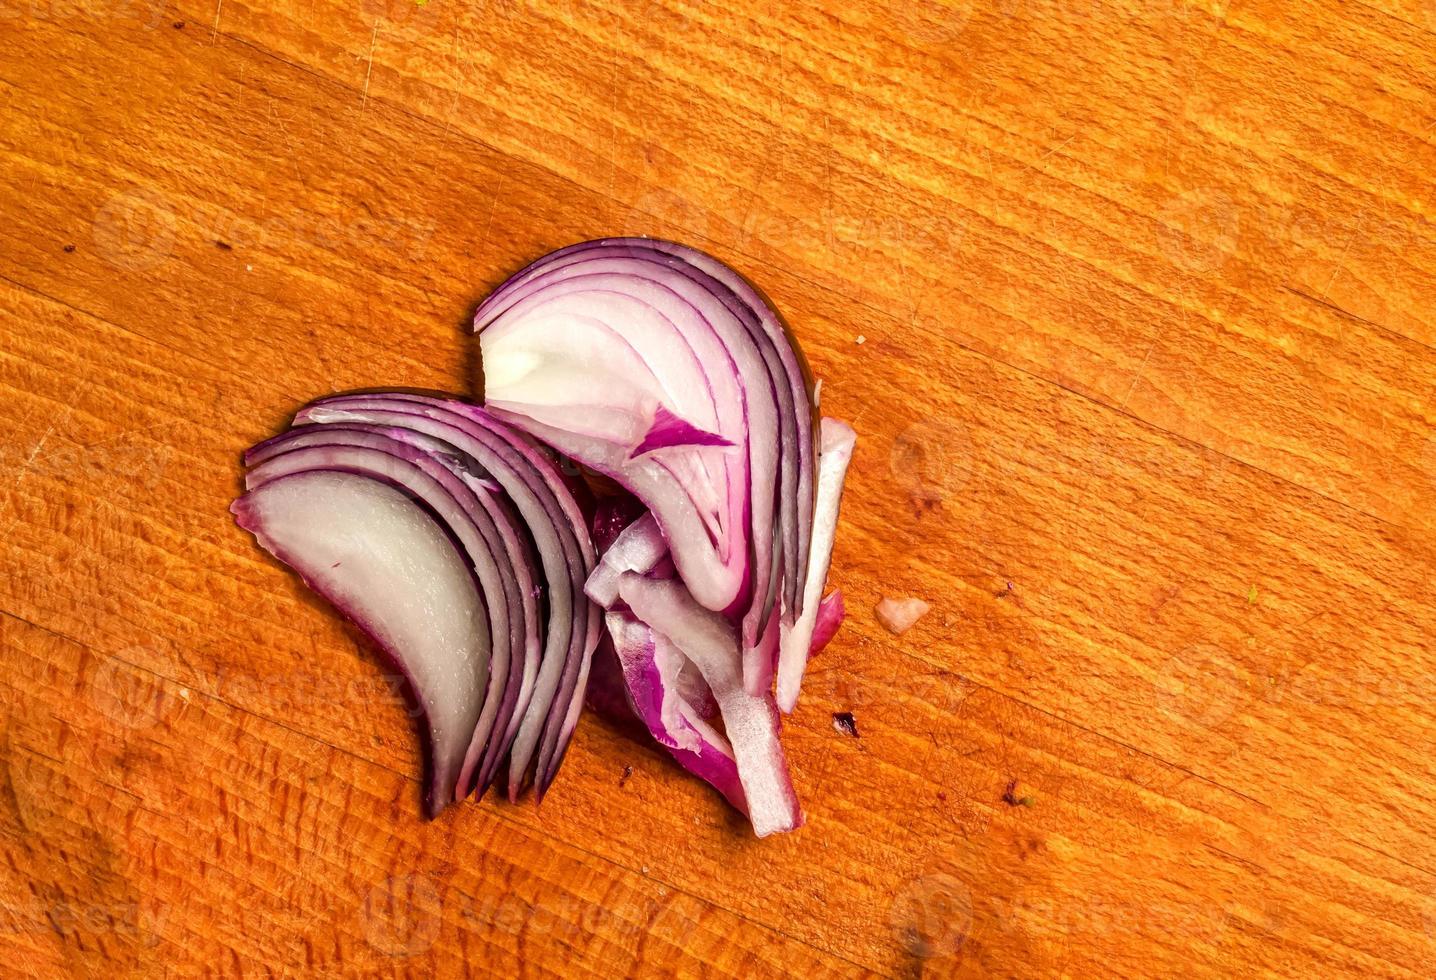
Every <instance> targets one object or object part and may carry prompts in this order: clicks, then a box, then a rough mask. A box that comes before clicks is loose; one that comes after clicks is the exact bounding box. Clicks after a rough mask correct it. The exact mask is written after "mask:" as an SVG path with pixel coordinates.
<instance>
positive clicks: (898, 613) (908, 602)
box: [873, 598, 932, 636]
mask: <svg viewBox="0 0 1436 980" xmlns="http://www.w3.org/2000/svg"><path fill="white" fill-rule="evenodd" d="M931 610H932V607H931V606H929V605H928V604H927V603H926V602H923V601H922V600H921V599H911V598H909V599H887V598H885V599H882V600H881V601H879V602H878V604H877V607H876V608H875V609H874V610H873V612H874V614H875V615H876V616H877V618H878V622H880V623H882V624H883V626H885V627H886V628H887V630H888V632H890V633H892V634H893V635H895V636H902V635H903V634H904V633H906V632H907V631H908V630H910V629H912V628H913V625H914V624H916V623H917V621H918V620H919V619H922V618H923V617H924V616H926V615H927V614H928V613H929V612H930V611H931Z"/></svg>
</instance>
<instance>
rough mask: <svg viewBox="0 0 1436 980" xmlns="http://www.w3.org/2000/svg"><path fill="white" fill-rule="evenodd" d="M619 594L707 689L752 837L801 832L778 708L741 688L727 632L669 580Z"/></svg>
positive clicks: (646, 581)
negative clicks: (728, 746)
mask: <svg viewBox="0 0 1436 980" xmlns="http://www.w3.org/2000/svg"><path fill="white" fill-rule="evenodd" d="M618 592H619V598H621V599H622V600H623V601H624V602H625V603H627V604H628V607H629V608H630V609H631V610H632V611H633V615H634V617H635V618H637V619H638V620H640V621H641V622H643V623H645V624H647V625H648V627H649V628H651V629H652V630H653V631H654V633H656V634H659V635H661V636H663V637H667V638H668V639H670V640H673V641H674V643H675V645H677V646H678V648H679V649H681V650H682V651H683V653H684V654H685V655H686V656H687V657H688V659H690V660H692V661H693V663H694V665H695V666H696V667H697V668H698V670H699V672H700V673H702V675H703V679H704V680H705V681H707V682H708V687H709V688H710V689H711V690H712V692H713V696H714V698H715V699H716V700H717V702H718V711H719V713H720V714H721V715H722V718H723V729H724V732H725V733H726V734H727V737H728V740H729V742H730V744H731V745H732V746H733V755H734V758H735V760H736V761H737V765H738V777H739V780H740V781H741V783H742V787H743V795H744V797H745V799H746V800H747V802H748V818H749V819H750V820H751V821H752V823H753V832H754V833H755V834H757V835H758V836H759V837H766V836H768V835H769V834H773V833H780V832H782V831H787V830H794V829H796V828H797V827H799V826H801V825H802V822H803V815H802V812H801V810H799V808H798V797H797V793H796V792H795V791H794V790H793V783H792V780H791V778H790V777H789V775H788V765H787V760H786V758H785V756H784V754H783V746H782V743H781V742H780V741H779V739H778V731H779V724H780V723H779V720H778V718H779V716H778V710H777V707H776V706H775V705H774V704H773V699H772V698H771V697H770V696H766V695H765V696H761V697H756V696H754V695H752V694H750V693H749V692H748V691H747V689H746V688H745V687H744V685H743V677H742V671H741V668H740V658H739V651H738V638H737V636H736V635H735V634H734V632H733V629H732V627H731V626H730V625H729V624H728V623H727V622H726V621H725V620H724V619H723V617H721V616H719V615H717V614H716V613H714V612H713V611H712V610H709V609H704V608H703V607H702V606H700V605H699V604H698V603H697V602H696V601H695V600H694V598H693V597H692V596H691V595H690V594H689V593H688V591H687V590H686V589H685V588H684V587H683V585H682V584H681V583H679V582H677V581H674V580H656V579H651V578H646V577H644V576H642V575H639V574H637V573H636V572H625V573H624V574H623V576H622V577H621V578H620V579H619V586H618Z"/></svg>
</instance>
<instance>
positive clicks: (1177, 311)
mask: <svg viewBox="0 0 1436 980" xmlns="http://www.w3.org/2000/svg"><path fill="white" fill-rule="evenodd" d="M1433 29H1436V5H1433V4H1431V3H1429V2H1426V3H1423V2H1419V0H1370V2H1367V3H1349V4H1334V3H1311V2H1299V0H1290V2H1268V0H1249V2H1241V0H1210V2H1198V0H1003V2H998V3H993V4H979V3H975V2H968V0H952V2H949V3H938V2H935V0H897V2H894V3H891V4H882V3H877V2H868V0H860V2H859V0H855V2H851V3H845V4H839V3H828V4H820V5H815V4H812V3H776V2H771V0H737V2H733V3H727V4H709V3H703V2H700V0H483V2H478V3H472V2H470V3H460V2H457V0H389V2H386V0H361V2H359V3H357V4H356V3H348V2H344V3H341V2H339V0H312V2H310V3H306V4H288V3H283V2H280V0H226V2H222V3H217V2H212V0H203V2H201V0H178V2H175V0H168V2H163V3H162V2H161V0H99V2H97V3H93V4H70V3H65V2H62V0H54V2H51V0H38V2H36V3H33V4H20V5H12V8H11V9H9V10H8V11H7V12H6V13H5V14H4V16H3V17H0V216H3V221H0V338H3V340H0V390H3V395H4V397H3V398H0V431H3V432H4V436H3V443H0V454H3V455H2V456H0V647H3V655H0V664H3V667H0V706H3V712H0V957H2V958H3V962H4V964H5V967H4V972H6V973H18V974H20V975H31V976H61V975H67V974H68V975H76V976H91V975H97V976H106V977H111V976H130V975H135V976H141V975H165V974H174V975H178V976H189V975H201V974H211V973H220V974H234V973H241V972H243V973H254V974H261V973H272V974H281V975H283V974H289V975H294V974H306V975H307V974H320V975H329V974H339V973H343V974H352V973H366V972H378V973H384V974H388V973H392V972H402V973H413V974H417V975H429V974H439V975H446V976H451V975H459V974H463V973H474V974H486V973H492V974H497V975H501V976H515V975H516V976H525V977H527V976H539V975H553V974H557V975H563V976H570V975H573V976H577V975H586V974H596V975H602V976H617V975H631V974H663V975H668V974H679V975H689V976H700V975H701V976H709V975H726V976H734V977H743V978H748V977H753V976H769V975H773V976H776V975H795V976H825V975H858V974H872V975H885V976H895V977H910V976H917V975H925V976H926V975H934V976H979V975H996V976H1023V977H1029V976H1073V977H1079V976H1110V975H1134V976H1161V975H1182V976H1191V975H1220V974H1243V975H1246V974H1269V975H1284V976H1295V977H1313V976H1334V975H1340V974H1349V975H1359V976H1370V975H1391V976H1397V975H1404V976H1412V975H1416V976H1424V975H1429V974H1430V972H1431V963H1432V959H1433V953H1436V850H1433V847H1436V761H1433V760H1436V755H1433V751H1432V750H1433V746H1436V718H1433V708H1432V704H1433V694H1436V649H1433V641H1432V635H1433V627H1436V598H1433V589H1436V577H1433V561H1436V543H1433V538H1436V441H1433V416H1434V415H1436V352H1433V346H1436V315H1433V302H1432V301H1433V299H1436V249H1433V240H1436V229H1433V225H1432V221H1431V215H1432V212H1433V207H1436V184H1433V178H1432V174H1433V173H1436V149H1434V148H1433V144H1432V134H1433V133H1436V55H1433V47H1436V37H1433V33H1432V32H1433ZM618 233H646V234H654V235H665V236H671V237H677V238H681V239H683V240H686V241H691V242H694V243H696V244H698V245H701V246H703V247H706V248H708V249H710V250H711V251H713V252H714V253H715V254H717V255H719V256H721V257H723V258H725V259H727V260H729V261H731V262H732V263H734V264H735V265H736V266H737V267H738V268H740V269H741V270H742V271H743V272H745V273H746V274H748V275H749V276H750V277H752V278H753V279H755V280H756V281H758V282H759V283H760V284H761V285H762V286H763V287H765V288H766V289H767V290H768V291H769V292H770V293H771V294H772V295H773V297H774V298H775V300H776V301H777V302H778V303H779V305H780V306H781V307H782V309H783V310H785V311H786V313H787V314H788V315H789V317H790V319H791V320H792V321H793V323H794V324H795V326H796V328H797V330H798V332H799V334H800V335H801V337H802V339H803V342H804V344H805V346H806V348H807V351H808V354H809V357H810V359H811V361H812V362H813V364H814V367H815V369H816V370H817V372H818V373H819V375H820V376H821V377H822V378H823V380H824V384H823V389H822V394H823V404H824V408H825V410H826V411H828V412H829V413H831V414H834V415H837V416H840V417H843V418H846V419H849V420H851V421H852V422H853V424H854V425H855V426H856V427H857V430H858V432H859V436H860V445H859V451H858V456H857V459H856V462H855V465H854V468H853V472H852V475H851V482H850V490H849V496H848V499H847V502H846V503H845V507H844V513H843V523H842V527H841V530H840V539H839V543H838V548H837V553H836V560H835V565H834V569H835V570H834V574H833V581H834V584H836V585H838V586H841V587H842V589H843V590H844V592H845V593H846V594H847V596H848V606H849V609H850V610H851V615H850V618H849V620H848V622H847V624H846V625H845V627H844V628H843V631H842V633H841V634H840V635H839V637H838V639H837V640H836V641H835V642H834V644H833V645H832V646H831V647H830V648H829V649H828V650H827V651H826V652H825V653H824V654H823V655H822V656H821V658H820V659H819V660H818V661H817V662H815V664H814V665H813V668H812V670H811V673H810V676H809V679H808V681H807V685H806V690H805V693H804V698H803V701H802V704H801V706H800V708H799V710H798V711H797V713H796V714H794V715H793V716H792V717H791V719H790V720H789V723H788V725H787V728H786V732H785V737H786V742H787V745H788V748H789V754H790V759H791V761H792V766H793V770H794V775H795V779H796V782H797V785H798V787H799V790H800V792H801V794H802V798H803V801H804V804H805V807H806V810H807V818H808V819H807V826H806V827H804V828H803V829H802V830H801V831H800V832H798V833H795V834H792V835H790V836H786V837H783V838H780V839H768V840H764V841H761V842H759V841H756V840H754V839H752V838H751V837H750V835H749V834H748V833H747V832H745V829H744V826H743V823H742V821H741V820H739V819H737V818H735V816H734V815H733V814H731V813H729V812H728V811H726V810H725V808H724V806H723V805H722V803H721V802H720V801H719V800H718V798H717V797H716V796H715V795H714V794H713V793H711V792H710V791H708V790H707V789H706V788H705V787H703V786H702V785H700V784H698V783H696V782H695V781H694V780H692V779H689V778H685V777H684V776H683V775H682V774H681V773H679V771H678V770H677V769H676V767H675V766H674V765H672V764H671V763H670V761H669V760H668V759H667V758H666V757H665V756H664V755H663V754H662V753H661V752H659V751H656V750H654V749H653V748H650V747H647V746H644V745H641V744H637V743H635V742H633V741H630V740H628V739H627V738H625V737H624V736H622V735H621V734H619V733H618V732H616V731H614V730H612V729H610V728H608V727H606V726H605V725H604V724H602V723H600V722H598V721H596V720H595V719H593V718H585V719H584V721H583V722H582V724H581V725H580V728H579V731H578V735H577V738H576V741H575V744H574V747H573V750H572V751H571V752H570V754H569V757H568V761H567V764H566V766H565V768H564V771H563V773H562V774H561V776H560V778H559V780H558V783H557V785H556V787H555V789H554V790H553V792H552V794H551V795H550V797H549V798H548V800H547V801H546V802H545V803H544V806H543V808H542V809H541V810H538V809H535V807H534V806H533V805H532V803H524V804H521V805H517V806H512V805H506V804H497V803H493V802H484V803H482V804H468V805H465V806H463V807H460V808H457V809H455V810H453V811H451V812H449V813H446V814H445V815H444V816H443V818H442V819H440V820H438V821H436V822H433V823H425V822H424V821H422V820H421V819H420V817H419V813H418V810H419V800H418V785H417V782H416V779H417V774H418V760H417V756H416V751H415V748H414V740H413V736H412V731H411V723H410V720H409V719H408V718H407V717H406V716H405V714H404V712H403V711H402V709H401V708H400V706H399V701H398V698H397V695H396V693H395V691H394V690H393V689H392V687H391V685H389V684H388V683H387V682H386V680H385V678H384V676H383V673H382V671H381V668H380V667H379V666H378V665H377V663H376V662H375V660H374V658H373V656H372V655H371V654H370V652H369V651H368V650H367V648H366V647H365V646H364V644H363V643H362V642H360V641H359V639H358V638H357V637H356V635H355V633H354V631H353V630H352V629H350V628H348V627H346V626H345V625H344V624H343V623H341V622H340V621H339V620H338V619H337V617H336V616H334V615H333V614H332V613H331V611H330V610H328V609H327V608H325V607H324V606H323V605H322V604H321V603H319V602H317V601H315V600H314V599H313V598H311V597H310V596H309V595H308V594H307V593H306V592H305V591H304V589H303V588H302V587H301V586H300V585H299V584H298V583H297V582H296V581H295V580H294V578H293V577H291V576H290V575H289V574H287V573H286V572H285V571H284V570H283V569H282V568H280V567H278V566H277V565H276V564H275V563H274V562H272V561H270V560H269V559H268V558H267V557H266V556H265V555H264V554H262V553H261V552H260V551H259V550H258V549H257V548H256V547H255V546H254V544H253V542H252V541H251V540H250V539H249V538H248V536H246V535H244V534H242V533H240V532H239V531H238V530H237V529H236V528H235V527H234V526H233V525H232V524H231V522H230V519H229V516H228V514H227V512H226V508H227V506H228V503H229V501H230V499H231V498H232V496H233V495H234V494H235V492H236V491H237V489H238V479H239V466H238V454H239V452H240V450H241V449H243V448H244V447H245V446H247V445H249V444H250V443H252V442H254V441H256V440H259V439H261V438H263V437H265V436H267V435H269V434H271V433H273V432H274V431H275V430H276V429H277V427H279V426H280V425H282V424H283V423H284V421H285V420H286V419H287V417H288V415H289V414H290V413H291V412H292V411H293V410H294V409H295V408H296V407H297V406H298V405H300V404H301V403H302V402H304V401H306V400H308V399H310V398H312V397H314V396H317V395H321V394H324V393H327V392H332V391H340V390H345V389H350V388H356V387H367V386H375V385H411V386H418V387H428V388H439V389H448V390H453V391H459V392H462V391H466V390H469V388H470V381H471V378H472V376H473V371H474V368H475V361H476V345H475V344H474V343H473V342H472V341H471V340H470V338H469V337H468V336H467V333H466V320H467V318H468V316H469V315H470V313H471V311H472V309H473V307H474V305H475V304H476V303H477V301H478V300H479V299H480V298H481V297H482V296H483V295H484V294H485V293H486V292H487V291H488V290H489V289H491V288H492V287H493V286H494V285H495V284H496V283H497V282H499V281H500V280H501V279H502V278H503V277H504V276H505V275H506V274H507V273H509V272H511V271H512V270H514V269H516V268H518V267H519V266H521V265H522V264H524V263H525V262H527V261H529V260H530V259H533V258H535V257H537V256H538V255H540V254H542V253H544V252H546V251H548V250H549V249H551V248H554V247H557V246H560V245H564V244H567V243H570V242H573V241H577V240H581V239H584V238H589V237H595V236H601V235H611V234H618ZM884 596H893V597H903V596H917V597H921V598H923V599H925V600H926V601H928V602H929V603H931V605H932V612H931V613H930V614H929V615H928V616H927V617H926V618H925V619H923V620H922V621H921V622H920V623H919V624H918V625H917V626H916V627H915V628H914V629H913V630H912V631H911V632H909V633H907V634H906V635H903V636H901V637H897V636H893V635H890V634H888V633H887V632H886V631H885V630H884V629H883V628H882V627H881V626H880V625H878V623H877V622H876V620H875V618H874V616H873V612H872V610H873V607H874V605H875V604H876V603H877V602H878V600H879V599H880V598H882V597H884ZM835 712H851V713H852V714H853V716H854V718H855V720H856V725H857V729H858V732H859V736H860V737H856V738H854V737H849V736H847V735H845V734H842V733H840V732H838V731H836V730H835V729H834V726H833V714H834V713H835Z"/></svg>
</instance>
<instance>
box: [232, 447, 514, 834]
mask: <svg viewBox="0 0 1436 980" xmlns="http://www.w3.org/2000/svg"><path fill="white" fill-rule="evenodd" d="M232 510H233V511H234V514H235V519H236V520H237V521H238V523H239V525H240V526H241V527H243V528H245V529H246V530H248V531H251V532H252V533H253V534H254V536H255V538H256V539H257V540H258V541H259V543H260V544H261V545H262V546H263V547H264V548H265V549H266V550H268V551H269V552H270V553H271V554H273V555H274V556H275V557H276V558H278V559H279V560H280V561H282V562H284V563H285V564H287V565H289V566H290V567H291V568H293V569H294V570H295V571H296V572H298V573H299V574H300V576H302V577H303V579H304V580H305V582H307V583H308V584H309V586H310V587H311V588H313V589H314V591H316V592H318V593H319V594H320V595H322V596H324V597H325V598H326V599H328V600H329V601H330V602H331V603H332V604H333V605H334V606H335V607H336V608H338V609H339V610H340V611H342V612H343V613H344V614H345V615H347V616H348V617H349V618H351V619H353V620H354V621H355V622H356V623H357V624H358V625H359V626H360V627H361V628H362V629H363V630H364V631H365V632H366V633H368V634H369V635H370V636H371V637H372V638H373V639H374V641H375V642H376V643H377V644H378V645H379V647H380V648H381V649H382V650H383V651H384V653H385V654H386V656H387V657H388V658H389V659H391V660H392V661H393V663H394V664H395V665H396V666H397V667H398V669H399V670H401V671H402V672H403V673H404V675H405V676H406V677H407V678H408V680H409V683H410V685H411V687H412V690H413V692H414V694H415V698H416V701H417V707H418V708H419V711H420V713H421V715H422V719H421V723H420V724H421V727H420V732H421V736H422V740H423V741H424V744H425V756H426V767H427V769H428V779H427V780H426V789H425V794H424V797H425V809H426V811H427V812H428V813H429V815H430V816H433V815H436V814H438V813H439V811H441V810H442V809H443V808H444V807H445V805H447V803H448V802H449V800H451V799H452V798H453V788H454V786H455V785H456V784H457V782H458V779H459V774H460V771H461V769H462V768H463V764H464V757H465V755H466V754H467V751H468V748H469V742H470V738H471V736H472V735H473V731H474V726H475V725H476V724H477V723H478V720H479V713H480V710H481V707H482V700H483V691H484V686H485V682H486V680H487V677H486V675H487V672H488V660H489V649H488V637H489V629H488V623H487V622H486V620H485V615H484V607H483V602H482V599H481V597H480V595H479V591H478V588H477V586H476V584H475V581H474V578H473V575H472V573H471V571H470V569H469V568H468V566H467V563H466V562H465V561H464V558H463V556H462V555H461V554H460V552H459V550H458V549H457V548H456V547H455V545H454V542H453V540H452V539H451V538H450V537H449V535H448V534H447V533H446V532H445V530H444V529H443V528H442V527H441V526H440V525H439V523H438V522H437V521H435V520H434V519H433V518H432V517H430V516H429V515H428V514H427V513H425V511H424V509H423V508H422V507H421V506H420V505H418V504H417V503H415V502H414V501H413V500H411V499H410V498H409V497H407V496H405V495H404V494H403V493H402V492H401V491H399V490H397V489H395V488H393V487H391V486H387V485H385V484H383V483H380V482H378V481H376V480H371V479H368V478H365V477H360V476H355V475H353V474H349V473H335V472H324V471H307V472H302V473H295V474H292V475H289V476H284V477H279V478H277V479H274V480H271V481H269V482H267V483H265V484H263V485H262V486H259V487H257V488H255V489H254V490H251V491H249V492H248V493H246V494H245V495H244V496H243V497H241V498H240V499H239V500H237V501H235V503H234V505H233V508H232Z"/></svg>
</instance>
